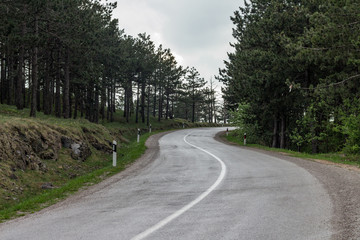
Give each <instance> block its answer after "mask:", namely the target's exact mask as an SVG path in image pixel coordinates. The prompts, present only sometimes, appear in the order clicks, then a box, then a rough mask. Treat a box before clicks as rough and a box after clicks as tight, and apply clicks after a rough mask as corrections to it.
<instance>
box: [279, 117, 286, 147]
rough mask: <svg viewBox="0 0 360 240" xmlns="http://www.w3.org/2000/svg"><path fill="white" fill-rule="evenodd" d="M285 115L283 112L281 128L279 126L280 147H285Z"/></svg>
mask: <svg viewBox="0 0 360 240" xmlns="http://www.w3.org/2000/svg"><path fill="white" fill-rule="evenodd" d="M285 124H286V122H285V117H284V114H282V115H281V128H280V148H282V149H284V148H285V127H286V126H285Z"/></svg>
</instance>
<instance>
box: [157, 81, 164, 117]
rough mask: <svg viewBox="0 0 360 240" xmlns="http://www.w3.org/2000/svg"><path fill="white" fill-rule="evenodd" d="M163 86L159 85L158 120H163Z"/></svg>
mask: <svg viewBox="0 0 360 240" xmlns="http://www.w3.org/2000/svg"><path fill="white" fill-rule="evenodd" d="M162 89H163V88H162V86H161V85H159V106H158V107H159V111H158V121H159V122H160V121H161V118H162V98H163V94H162V91H163V90H162Z"/></svg>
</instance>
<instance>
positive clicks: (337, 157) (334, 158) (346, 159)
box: [224, 132, 360, 167]
mask: <svg viewBox="0 0 360 240" xmlns="http://www.w3.org/2000/svg"><path fill="white" fill-rule="evenodd" d="M224 138H225V139H226V140H228V141H229V142H232V143H236V144H238V145H241V146H243V145H244V139H243V138H242V136H237V135H234V134H233V133H232V132H229V135H228V136H225V135H224ZM246 147H249V148H258V149H262V150H266V151H272V152H278V153H282V154H286V155H287V156H290V157H296V158H303V159H309V160H324V161H328V162H332V163H340V164H347V165H351V166H357V167H360V159H359V156H349V155H347V156H346V155H344V154H342V153H320V154H310V153H303V152H296V151H291V150H287V149H279V148H270V147H266V146H263V145H259V144H246Z"/></svg>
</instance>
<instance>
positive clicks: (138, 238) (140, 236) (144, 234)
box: [131, 133, 226, 240]
mask: <svg viewBox="0 0 360 240" xmlns="http://www.w3.org/2000/svg"><path fill="white" fill-rule="evenodd" d="M190 134H191V133H189V134H187V135H186V136H185V137H184V142H185V143H187V144H188V145H190V146H192V147H194V148H197V149H199V150H201V151H203V152H205V153H207V154H209V155H210V156H212V157H213V158H215V159H216V160H217V161H218V162H219V163H220V164H221V173H220V175H219V177H218V178H217V180H216V182H215V183H214V184H213V185H212V186H211V187H210V188H209V189H208V190H206V191H205V192H204V193H202V194H201V195H200V196H199V197H197V198H196V199H195V200H193V201H192V202H190V203H189V204H188V205H186V206H184V207H183V208H181V209H180V210H178V211H176V212H175V213H173V214H171V215H170V216H168V217H166V218H165V219H163V220H161V221H160V222H158V223H157V224H155V225H154V226H152V227H151V228H149V229H147V230H145V231H144V232H142V233H140V234H138V235H136V236H135V237H133V238H132V239H131V240H141V239H144V238H146V237H147V236H149V235H150V234H152V233H154V232H156V231H157V230H159V229H160V228H162V227H163V226H165V225H166V224H168V223H170V222H171V221H172V220H174V219H175V218H177V217H179V216H180V215H182V214H183V213H185V212H186V211H188V210H189V209H190V208H192V207H194V206H195V205H196V204H198V203H199V202H200V201H202V200H203V199H204V198H205V197H206V196H207V195H209V194H210V193H211V192H212V191H214V189H215V188H216V187H217V186H219V184H220V183H221V182H222V180H223V179H224V177H225V175H226V165H225V163H224V162H223V161H222V160H221V159H220V158H218V157H217V156H215V155H214V154H212V153H211V152H208V151H206V150H205V149H202V148H201V147H198V146H195V145H194V144H191V143H189V142H188V141H187V140H186V138H187V136H189V135H190Z"/></svg>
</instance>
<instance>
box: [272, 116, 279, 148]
mask: <svg viewBox="0 0 360 240" xmlns="http://www.w3.org/2000/svg"><path fill="white" fill-rule="evenodd" d="M277 135H278V119H277V115H276V114H275V115H274V128H273V141H272V147H273V148H276V147H277V139H278V136H277Z"/></svg>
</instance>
